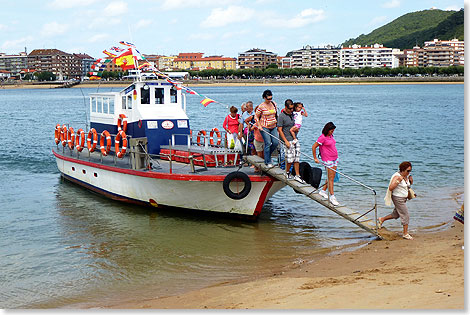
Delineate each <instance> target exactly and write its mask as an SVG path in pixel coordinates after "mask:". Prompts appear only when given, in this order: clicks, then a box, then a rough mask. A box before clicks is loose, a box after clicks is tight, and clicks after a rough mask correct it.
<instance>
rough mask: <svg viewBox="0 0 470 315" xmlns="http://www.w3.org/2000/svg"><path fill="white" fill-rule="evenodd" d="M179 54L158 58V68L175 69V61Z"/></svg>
mask: <svg viewBox="0 0 470 315" xmlns="http://www.w3.org/2000/svg"><path fill="white" fill-rule="evenodd" d="M176 58H177V56H161V57H160V58H159V59H158V69H159V70H166V71H171V70H172V69H173V61H174V60H175V59H176Z"/></svg>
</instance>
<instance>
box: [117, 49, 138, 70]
mask: <svg viewBox="0 0 470 315" xmlns="http://www.w3.org/2000/svg"><path fill="white" fill-rule="evenodd" d="M113 62H114V63H115V64H116V65H117V66H120V67H121V68H122V70H124V71H125V70H129V69H134V68H135V60H134V55H133V54H132V50H131V49H128V50H126V52H124V53H123V54H121V55H120V56H118V57H116V58H114V59H113Z"/></svg>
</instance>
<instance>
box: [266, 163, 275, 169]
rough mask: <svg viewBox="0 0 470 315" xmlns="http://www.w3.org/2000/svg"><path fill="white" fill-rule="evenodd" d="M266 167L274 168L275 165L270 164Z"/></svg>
mask: <svg viewBox="0 0 470 315" xmlns="http://www.w3.org/2000/svg"><path fill="white" fill-rule="evenodd" d="M266 167H267V168H273V167H274V165H273V163H268V164H266Z"/></svg>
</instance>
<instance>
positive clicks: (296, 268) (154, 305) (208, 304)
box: [98, 214, 465, 309]
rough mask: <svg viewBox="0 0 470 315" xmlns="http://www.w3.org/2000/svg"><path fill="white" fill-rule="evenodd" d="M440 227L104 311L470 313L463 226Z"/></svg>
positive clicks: (423, 229)
mask: <svg viewBox="0 0 470 315" xmlns="http://www.w3.org/2000/svg"><path fill="white" fill-rule="evenodd" d="M452 215H453V214H452ZM438 226H439V225H438ZM441 226H442V227H443V230H439V231H437V232H426V228H420V229H419V232H417V233H415V234H414V235H413V237H414V240H411V241H409V240H404V239H401V238H400V237H397V238H396V239H395V240H393V241H386V240H382V241H380V240H373V241H370V242H367V243H358V244H355V245H354V246H349V247H345V248H342V249H341V250H339V251H334V252H332V253H330V254H329V255H326V256H320V258H318V259H315V258H312V259H311V260H310V261H308V262H299V263H297V264H293V265H292V266H286V267H285V268H283V269H284V270H285V271H280V272H278V273H274V274H272V275H269V276H259V277H256V278H254V279H244V280H233V281H227V282H223V283H218V284H214V285H211V286H208V287H205V288H202V289H197V290H193V291H189V292H185V293H182V294H177V295H173V296H166V297H155V298H153V299H150V300H139V299H138V298H136V300H135V301H133V302H126V303H120V304H117V305H100V306H98V308H110V309H464V307H465V294H464V250H463V246H464V225H463V224H461V223H460V222H457V221H454V220H453V219H451V220H450V221H449V222H443V223H442V224H441ZM286 269H287V270H286ZM338 297H340V298H338Z"/></svg>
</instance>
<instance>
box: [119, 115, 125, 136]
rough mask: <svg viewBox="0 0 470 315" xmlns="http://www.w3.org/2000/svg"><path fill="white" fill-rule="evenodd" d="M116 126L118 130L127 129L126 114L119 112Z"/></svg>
mask: <svg viewBox="0 0 470 315" xmlns="http://www.w3.org/2000/svg"><path fill="white" fill-rule="evenodd" d="M121 125H122V128H121ZM117 127H118V131H121V130H123V131H124V132H126V131H127V116H126V115H124V114H119V118H118V121H117Z"/></svg>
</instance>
